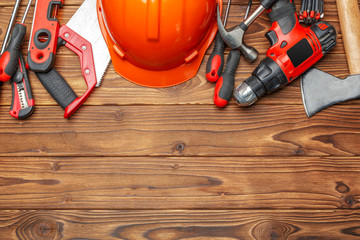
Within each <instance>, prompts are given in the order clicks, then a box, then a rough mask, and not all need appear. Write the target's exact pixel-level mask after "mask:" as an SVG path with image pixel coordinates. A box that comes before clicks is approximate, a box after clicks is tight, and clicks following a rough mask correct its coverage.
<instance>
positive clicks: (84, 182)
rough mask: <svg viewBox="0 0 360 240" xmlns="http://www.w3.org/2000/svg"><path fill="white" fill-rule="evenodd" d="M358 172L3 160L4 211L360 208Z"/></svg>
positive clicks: (317, 166) (251, 162)
mask: <svg viewBox="0 0 360 240" xmlns="http://www.w3.org/2000/svg"><path fill="white" fill-rule="evenodd" d="M359 174H360V158H359V157H347V158H340V157H337V158H335V157H326V158H314V157H312V158H309V157H287V158H286V157H284V158H280V157H175V158H163V157H146V158H144V157H106V158H104V157H81V158H64V157H52V158H35V157H31V158H29V157H27V158H19V157H17V158H13V157H11V158H4V157H2V158H1V159H0V189H1V193H0V209H213V210H215V209H255V208H257V209H265V208H266V209H336V208H338V209H350V208H352V209H357V208H359V202H360V200H359V198H360V186H359V178H358V176H359ZM0 221H1V220H0Z"/></svg>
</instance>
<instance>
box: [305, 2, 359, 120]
mask: <svg viewBox="0 0 360 240" xmlns="http://www.w3.org/2000/svg"><path fill="white" fill-rule="evenodd" d="M336 3H337V8H338V13H339V18H340V27H341V31H342V36H343V40H344V46H345V52H346V58H347V63H348V66H349V71H350V75H349V76H348V77H346V78H345V79H339V78H336V77H334V76H332V75H330V74H328V73H325V72H323V71H320V70H318V69H316V68H311V69H310V70H309V71H307V72H306V73H305V74H304V75H303V76H302V77H301V82H300V86H301V94H302V99H303V104H304V108H305V112H306V114H307V116H308V117H311V116H313V115H314V114H316V113H317V112H319V111H321V110H322V109H324V108H327V107H329V106H332V105H334V104H337V103H340V102H344V101H347V100H351V99H356V98H360V27H359V25H360V11H359V5H358V1H357V0H347V1H344V0H336Z"/></svg>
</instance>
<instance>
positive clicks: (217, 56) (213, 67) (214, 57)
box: [206, 0, 231, 82]
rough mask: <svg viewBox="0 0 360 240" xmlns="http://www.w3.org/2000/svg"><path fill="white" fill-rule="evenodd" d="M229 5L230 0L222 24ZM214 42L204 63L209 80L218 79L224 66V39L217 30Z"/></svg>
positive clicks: (226, 16) (214, 80)
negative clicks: (205, 63)
mask: <svg viewBox="0 0 360 240" xmlns="http://www.w3.org/2000/svg"><path fill="white" fill-rule="evenodd" d="M230 5H231V0H229V1H228V3H227V6H226V12H225V18H224V26H226V23H227V19H228V14H229V10H230ZM214 42H215V44H214V49H213V51H212V53H211V54H210V57H209V59H208V62H207V65H206V79H207V80H208V81H210V82H216V81H217V80H218V79H219V77H220V75H221V73H222V70H223V67H224V50H225V47H226V44H225V42H224V40H222V38H221V35H220V33H219V32H217V33H216V36H215V40H214Z"/></svg>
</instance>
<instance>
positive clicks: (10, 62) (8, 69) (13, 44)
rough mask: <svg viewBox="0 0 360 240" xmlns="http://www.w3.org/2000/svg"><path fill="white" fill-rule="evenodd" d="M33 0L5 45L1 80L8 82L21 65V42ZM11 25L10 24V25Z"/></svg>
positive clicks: (1, 59) (0, 62)
mask: <svg viewBox="0 0 360 240" xmlns="http://www.w3.org/2000/svg"><path fill="white" fill-rule="evenodd" d="M31 2H32V0H29V2H28V4H27V6H26V10H25V13H24V15H23V18H22V20H21V22H20V23H16V24H15V26H14V29H13V31H12V34H11V38H10V40H9V44H7V46H5V45H4V44H5V42H4V44H3V47H5V51H4V52H3V53H2V55H1V58H0V81H2V82H6V81H9V80H10V78H11V77H12V76H13V75H14V73H15V72H16V70H17V67H18V65H19V62H18V61H19V57H20V53H21V50H20V48H21V42H22V40H23V39H24V36H25V34H26V26H25V24H24V22H25V19H26V16H27V14H28V12H29V9H30V6H31ZM9 27H10V26H9Z"/></svg>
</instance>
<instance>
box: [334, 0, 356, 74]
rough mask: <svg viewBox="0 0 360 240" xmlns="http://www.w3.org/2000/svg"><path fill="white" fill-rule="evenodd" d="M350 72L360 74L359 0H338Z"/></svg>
mask: <svg viewBox="0 0 360 240" xmlns="http://www.w3.org/2000/svg"><path fill="white" fill-rule="evenodd" d="M336 3H337V8H338V13H339V18H340V26H341V32H342V36H343V40H344V46H345V52H346V58H347V62H348V66H349V70H350V74H351V75H354V74H360V27H359V26H360V11H359V3H358V1H357V0H346V1H345V0H336Z"/></svg>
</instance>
